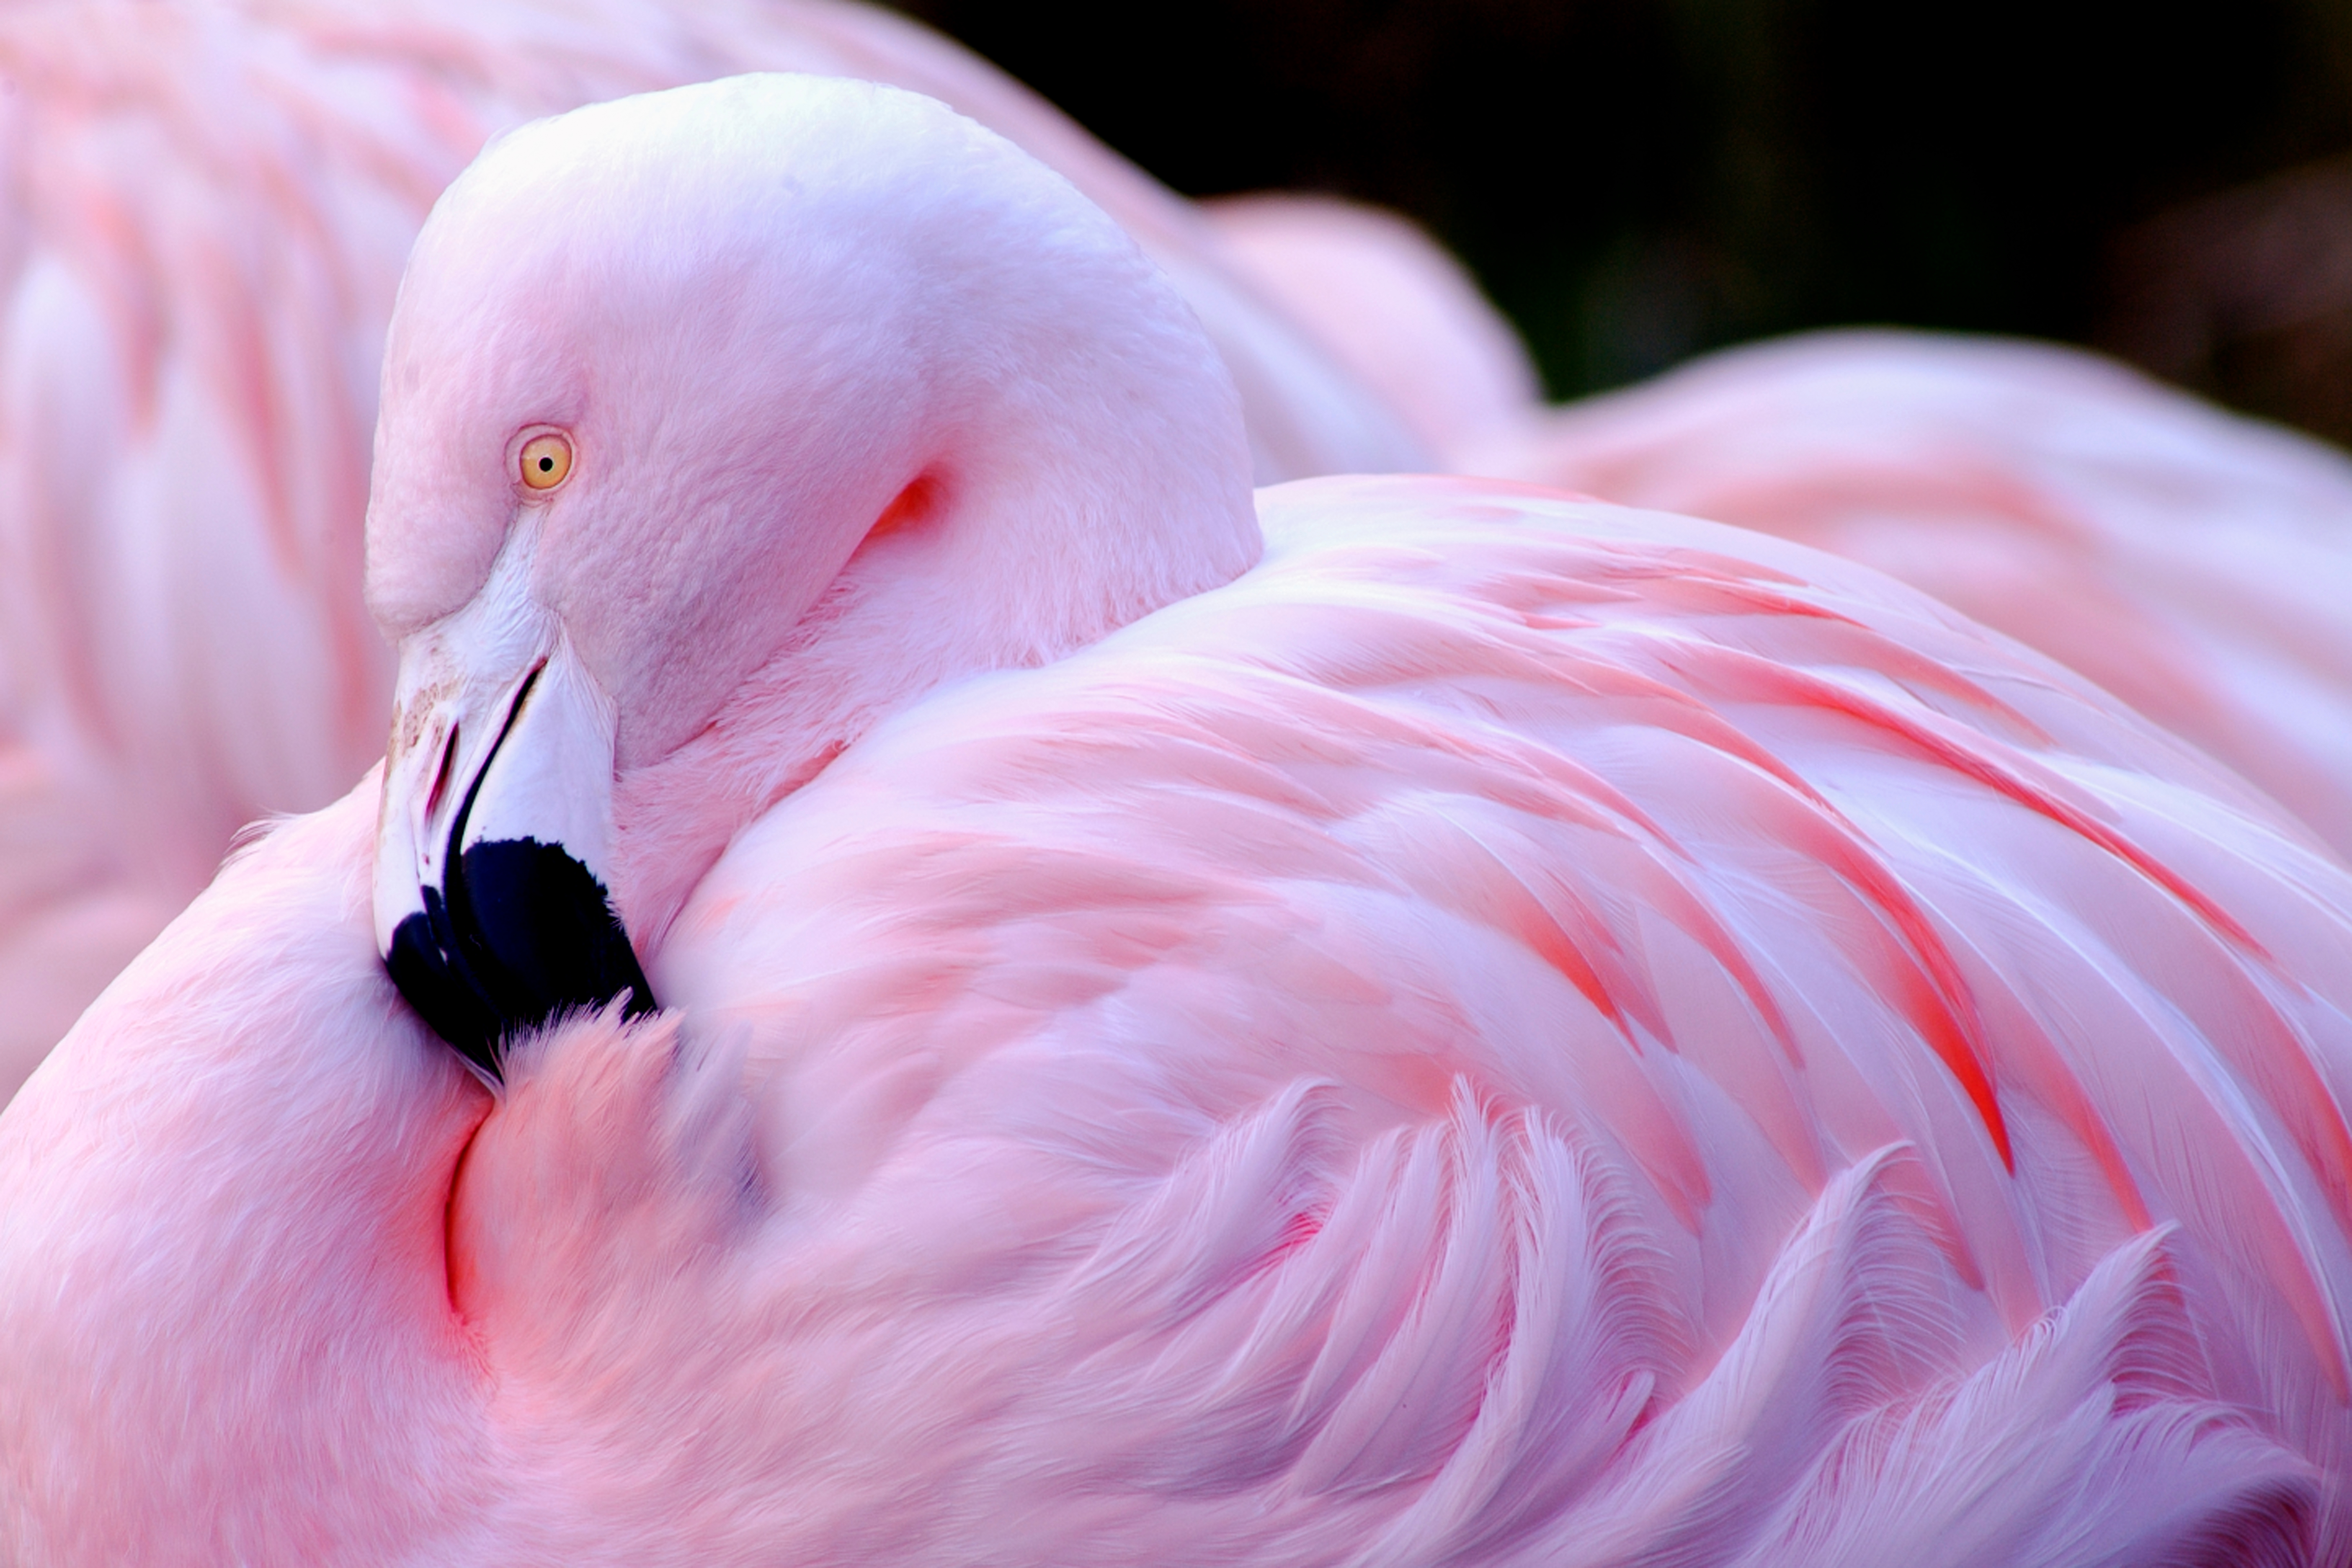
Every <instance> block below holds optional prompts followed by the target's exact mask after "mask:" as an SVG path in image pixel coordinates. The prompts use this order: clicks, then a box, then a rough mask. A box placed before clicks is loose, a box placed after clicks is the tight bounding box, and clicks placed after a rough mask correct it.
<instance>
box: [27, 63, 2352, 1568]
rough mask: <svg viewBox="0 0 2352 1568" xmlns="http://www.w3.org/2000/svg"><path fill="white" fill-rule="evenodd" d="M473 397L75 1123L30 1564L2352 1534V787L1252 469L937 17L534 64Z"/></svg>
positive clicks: (1898, 639) (483, 314)
mask: <svg viewBox="0 0 2352 1568" xmlns="http://www.w3.org/2000/svg"><path fill="white" fill-rule="evenodd" d="M383 387H384V390H383V409H382V416H381V424H380V427H379V438H378V445H377V450H376V460H375V463H374V468H373V481H372V483H373V489H372V493H371V500H370V503H369V523H368V534H367V596H368V603H369V605H370V607H371V610H372V612H373V615H374V616H375V618H376V620H377V624H378V625H379V626H381V627H382V628H383V631H384V633H385V635H386V637H388V639H389V640H390V641H391V642H392V643H393V644H394V646H395V647H396V648H397V650H398V658H399V675H398V699H397V704H396V713H395V719H394V726H393V730H392V736H391V742H390V746H389V749H388V752H387V754H386V757H385V759H384V761H383V763H382V765H381V768H380V770H379V771H375V772H371V773H369V774H368V776H366V777H365V778H364V779H362V782H361V783H360V784H359V785H358V786H357V787H356V788H354V789H353V790H352V791H351V792H350V793H349V794H348V795H345V796H344V797H343V798H342V799H341V801H340V802H339V803H337V804H334V805H330V806H328V807H326V808H324V809H322V810H320V811H319V812H317V813H315V814H313V815H311V816H306V817H299V818H293V819H289V820H284V821H281V822H278V823H277V824H275V825H274V826H271V827H269V828H268V830H267V831H266V832H264V833H263V834H261V835H260V836H259V837H257V839H256V840H254V841H253V842H251V843H249V844H247V846H246V847H244V848H243V849H242V850H241V851H240V852H239V853H238V854H237V855H236V857H234V858H232V859H231V860H230V862H229V863H228V864H227V865H226V868H224V869H223V870H222V872H221V874H220V875H219V876H218V878H217V879H215V881H214V882H213V884H212V885H211V886H210V888H209V889H207V890H206V891H205V893H203V894H202V895H201V896H200V897H199V898H198V899H197V900H195V901H194V904H193V905H192V906H191V907H190V908H189V909H188V910H186V911H185V912H184V913H183V914H182V915H180V916H179V917H178V918H177V919H175V920H174V921H173V922H172V924H171V925H170V927H169V928H168V929H167V930H166V931H164V932H163V935H162V937H161V938H160V939H159V940H158V941H157V942H155V943H154V944H153V945H152V946H151V947H150V948H148V949H147V950H146V951H145V952H143V953H142V954H141V955H140V956H139V957H138V958H137V959H136V960H135V961H133V963H131V965H130V967H129V968H128V969H127V970H126V971H125V972H124V973H123V974H122V975H121V977H120V978H119V979H118V980H117V981H116V982H115V983H114V984H112V985H111V986H110V987H109V988H108V990H107V992H106V993H105V994H104V995H102V996H101V997H100V999H99V1001H98V1002H97V1003H96V1004H95V1005H93V1006H92V1007H91V1008H90V1009H89V1012H88V1013H87V1014H85V1015H84V1016H83V1017H82V1018H81V1020H80V1022H79V1024H78V1025H77V1026H75V1028H74V1029H73V1031H72V1032H71V1034H70V1035H69V1036H68V1038H67V1039H66V1040H65V1041H64V1042H63V1043H62V1044H61V1045H60V1046H59V1047H58V1049H57V1051H56V1052H54V1053H53V1054H52V1055H51V1056H50V1057H49V1058H48V1059H47V1061H46V1062H44V1063H43V1065H42V1066H41V1067H40V1068H39V1069H38V1070H37V1072H36V1073H35V1074H34V1076H33V1077H32V1079H30V1080H29V1082H28V1083H27V1084H26V1087H25V1089H23V1090H22V1092H20V1094H19V1095H18V1096H17V1097H16V1100H14V1101H13V1102H12V1103H11V1104H10V1105H9V1106H8V1108H7V1109H6V1110H5V1113H4V1114H0V1488H5V1497H6V1506H5V1508H0V1550H5V1556H6V1557H7V1559H8V1560H9V1561H11V1562H13V1563H21V1564H26V1565H28V1568H34V1565H43V1564H51V1563H116V1562H138V1563H154V1564H170V1563H217V1562H226V1561H236V1562H243V1563H298V1562H299V1563H391V1562H418V1563H422V1562H431V1563H537V1562H563V1563H667V1562H677V1563H688V1562H691V1563H752V1562H761V1563H766V1562H793V1563H833V1562H842V1563H848V1562H856V1563H877V1562H901V1563H976V1562H1039V1563H1044V1562H1050V1563H1138V1562H1152V1563H1192V1562H1212V1561H1213V1562H1220V1563H1397V1564H1423V1563H1429V1564H1434V1563H1450V1564H1502V1563H1528V1564H1533V1563H1545V1564H1556V1563H1658V1562H1675V1563H1691V1564H1715V1563H1723V1564H1735V1563H1737V1564H1794V1563H1809V1564H1816V1563H1890V1562H1899V1563H1923V1564H1925V1563H1934V1564H1987V1565H1990V1564H2000V1565H2001V1568H2035V1565H2039V1564H2057V1563H2068V1564H2077V1563H2116V1564H2124V1563H2173V1564H2188V1563H2213V1564H2221V1563H2228V1564H2249V1563H2253V1564H2267V1563H2340V1562H2342V1561H2344V1560H2345V1558H2346V1556H2347V1552H2352V1514H2347V1506H2346V1504H2347V1480H2352V1377H2347V1322H2346V1317H2345V1311H2344V1305H2343V1304H2344V1302H2345V1301H2346V1300H2347V1292H2352V1136H2347V1127H2346V1122H2345V1118H2344V1113H2343V1107H2344V1097H2345V1095H2346V1093H2347V1089H2352V870H2347V868H2346V867H2345V866H2344V864H2343V863H2342V862H2341V861H2339V860H2337V859H2336V858H2333V857H2332V856H2330V855H2328V854H2326V853H2325V852H2324V851H2323V850H2322V849H2320V848H2319V847H2318V846H2316V844H2315V842H2314V841H2313V840H2312V839H2311V837H2310V836H2309V835H2308V833H2307V832H2306V831H2305V829H2303V828H2302V827H2301V826H2300V825H2298V824H2297V823H2296V822H2295V821H2294V819H2293V818H2292V817H2291V816H2289V815H2288V814H2286V813H2285V812H2284V810H2283V809H2282V808H2281V807H2279V806H2278V805H2276V804H2274V803H2273V801H2271V800H2270V799H2269V798H2268V797H2267V796H2264V795H2262V794H2260V793H2259V792H2257V791H2255V790H2253V789H2252V788H2251V787H2250V786H2248V785H2247V784H2244V783H2243V782H2242V780H2240V779H2239V778H2238V776H2237V775H2236V774H2234V773H2231V772H2229V771H2228V770H2226V769H2224V768H2222V767H2221V766H2219V765H2218V764H2216V763H2213V762H2212V761H2210V759H2209V758H2207V757H2206V756H2205V755H2204V754H2203V753H2202V752H2199V751H2197V750H2195V749H2194V748H2192V747H2190V746H2189V745H2187V744H2185V743H2184V742H2180V741H2179V740H2178V739H2177V738H2175V737H2174V736H2172V735H2171V734H2170V733H2169V732H2168V731H2164V730H2162V729H2160V728H2158V727H2157V726H2155V725H2153V724H2151V723H2150V722H2148V721H2147V720H2146V719H2144V718H2143V717H2141V716H2140V715H2138V714H2137V713H2135V712H2134V711H2132V710H2130V709H2128V708H2127V707H2126V706H2125V705H2123V704H2122V703H2120V702H2118V701H2117V700H2115V699H2114V698H2112V697H2111V696H2109V695H2108V694H2106V693H2105V692H2104V691H2103V690H2101V689H2098V688H2097V687H2095V686H2094V685H2092V684H2091V683H2089V682H2087V681H2085V680H2084V679H2081V678H2080V677H2078V676H2076V675H2074V673H2072V672H2070V671H2069V670H2067V669H2066V668H2063V667H2062V666H2060V665H2058V664H2056V663H2054V662H2053V661H2052V660H2050V659H2048V658H2044V657H2042V656H2041V655H2038V654H2035V653H2033V652H2032V651H2031V650H2030V649H2027V648H2025V647H2021V646H2020V645H2018V644H2016V643H2014V642H2011V641H2010V640H2008V639H2006V638H2003V637H2000V636H1998V635H1996V634H1993V633H1990V632H1988V631H1986V630H1985V629H1983V628H1982V627H1980V626H1978V625H1976V624H1975V623H1973V622H1971V621H1969V620H1968V619H1966V618H1965V617H1963V616H1959V615H1958V614H1956V613H1955V612H1953V611H1951V610H1949V609H1948V608H1946V607H1945V606H1943V605H1939V604H1938V603H1937V602H1936V601H1934V600H1932V599H1930V598H1928V597H1927V596H1926V595H1922V594H1919V593H1917V592H1916V591H1914V590H1911V589H1909V588H1906V587H1905V586H1903V585H1901V584H1896V583H1895V582H1893V581H1891V580H1889V579H1887V578H1885V577H1884V576H1882V575H1880V574H1877V573H1875V572H1874V571H1872V570H1870V569H1868V568H1866V567H1864V566H1861V565H1857V564H1854V563H1848V562H1845V561H1842V560H1839V559H1837V558H1835V557H1832V556H1830V555H1827V554H1824V553H1822V552H1817V551H1813V550H1811V549H1809V548H1806V547H1803V546H1801V545H1798V544H1794V543H1790V542H1785V541H1780V540H1775V539H1771V538H1768V537H1765V536H1761V535H1758V534H1754V533H1750V532H1745V531H1739V530H1736V529H1731V528H1727V527H1724V526H1721V525H1717V524H1713V523H1708V522H1703V521H1692V520H1687V519H1682V518H1677V517H1674V516H1671V515H1667V514H1661V513H1654V512H1643V511H1637V510H1629V509H1625V508H1622V507H1616V506H1612V505H1609V504H1606V503H1602V502H1597V501H1591V500H1580V499H1578V498H1574V497H1570V496H1566V495H1562V494H1559V493H1558V492H1552V491H1547V490H1543V489H1536V488H1529V487H1525V486H1516V485H1511V484H1507V483H1504V482H1499V481H1481V480H1468V479H1434V478H1422V479H1378V478H1348V479H1317V480H1307V481H1301V482H1297V483H1292V484H1287V485H1283V486H1277V487H1273V488H1269V489H1261V490H1257V491H1255V493H1253V491H1252V489H1251V488H1250V480H1251V468H1250V458H1249V449H1248V443H1247V437H1246V435H1245V431H1244V422H1243V419H1242V416H1241V410H1240V405H1239V401H1238V398H1237V396H1236V395H1235V393H1234V387H1233V384H1232V381H1231V378H1230V376H1229V375H1228V374H1227V372H1226V370H1225V369H1224V367H1223V364H1222V363H1220V359H1219V356H1218V354H1217V353H1216V351H1215V349H1214V348H1213V344H1212V342H1210V340H1209V339H1208V338H1207V337H1206V336H1205V335H1204V334H1203V333H1202V331H1201V329H1200V327H1199V325H1198V324H1197V322H1196V321H1195V320H1194V319H1193V317H1192V315H1191V314H1190V313H1189V312H1188V310H1186V309H1185V307H1184V305H1183V303H1182V301H1181V298H1180V296H1179V295H1178V294H1177V292H1176V291H1175V290H1174V289H1172V288H1171V286H1170V284H1169V283H1168V281H1167V279H1165V278H1164V277H1163V276H1162V275H1160V273H1159V272H1158V271H1156V270H1155V268H1153V267H1152V266H1151V265H1150V262H1149V261H1148V260H1147V259H1146V258H1144V257H1143V255H1142V254H1141V253H1140V252H1139V250H1138V249H1137V248H1136V246H1135V244H1134V242H1133V241H1132V239H1131V238H1130V237H1129V236H1128V235H1127V234H1125V233H1124V232H1122V230H1121V229H1120V227H1119V226H1118V225H1117V224H1116V223H1114V222H1113V221H1112V220H1111V219H1110V218H1108V216H1105V215H1104V214H1103V213H1102V212H1101V211H1100V210H1099V209H1097V208H1096V207H1094V206H1093V205H1091V204H1089V203H1088V202H1087V201H1086V200H1085V199H1084V197H1083V196H1082V195H1080V194H1079V193H1078V192H1077V191H1076V189H1075V188H1073V187H1072V186H1071V185H1070V184H1068V183H1067V182H1066V181H1064V180H1063V179H1061V178H1060V177H1058V176H1057V175H1055V174H1052V173H1051V172H1049V171H1047V170H1046V169H1045V168H1044V167H1043V166H1041V165H1040V164H1038V163H1035V162H1034V160H1032V159H1030V158H1028V157H1027V156H1026V155H1024V153H1021V152H1020V151H1018V150H1017V149H1016V148H1014V147H1013V145H1011V144H1010V143H1009V142H1005V141H1004V140H1003V139H1002V138H1000V137H998V136H996V135H995V134H993V133H992V132H988V131H986V130H984V129H982V127H980V126H978V125H976V124H974V123H972V122H971V121H968V120H965V119H962V118H961V117H959V116H958V115H956V114H954V113H953V112H952V111H951V110H948V109H947V108H945V107H943V106H941V105H940V104H938V103H937V102H935V101H933V100H928V99H925V98H922V97H920V96H919V95H916V94H912V93H909V92H906V91H903V90H899V89H889V88H884V87H878V86H874V85H870V84H863V83H855V82H844V81H839V80H830V79H816V78H808V77H791V76H781V77H780V76H755V77H747V78H741V79H730V80H725V81H719V82H715V83H707V84H702V85H698V86H692V87H686V88H680V89H672V90H669V91H665V92H659V93H654V94H649V95H645V96H640V97H635V98H630V99H625V100H619V101H616V102H611V103H604V104H600V105H596V106H593V107H589V108H583V109H580V110H574V111H572V112H571V113H568V114H565V115H562V116H560V117H557V118H554V119H551V120H548V121H541V122H539V123H537V124H535V125H532V126H529V127H526V128H524V129H521V130H519V131H517V132H513V133H511V134H509V136H507V137H506V138H505V139H503V140H502V141H500V142H498V143H496V144H494V145H493V146H492V147H491V148H489V149H488V151H487V152H486V153H483V154H482V156H481V157H480V158H479V159H478V161H477V162H476V163H474V164H473V165H472V166H471V168H470V169H469V170H468V171H467V173H466V174H464V175H463V176H462V177H461V178H459V179H458V180H457V182H456V183H455V184H453V185H452V186H451V187H450V188H449V189H448V190H447V191H446V193H445V194H444V195H442V197H441V198H440V200H439V202H438V203H437V205H436V208H435V211H434V213H433V215H432V216H431V218H430V219H429V221H428V222H427V223H426V225H425V228H424V231H423V233H422V235H421V236H420V237H419V240H418V243H417V247H416V249H415V255H414V257H413V258H412V260H411V262H410V265H409V268H408V271H407V274H406V277H405V279H404V282H403V284H402V287H401V293H400V299H399V304H398V308H397V310H396V311H395V314H394V321H393V325H392V330H391V334H390V338H389V342H388V347H387V350H386V359H385V372H384V383H383ZM428 1021H429V1025H428Z"/></svg>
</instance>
